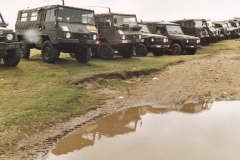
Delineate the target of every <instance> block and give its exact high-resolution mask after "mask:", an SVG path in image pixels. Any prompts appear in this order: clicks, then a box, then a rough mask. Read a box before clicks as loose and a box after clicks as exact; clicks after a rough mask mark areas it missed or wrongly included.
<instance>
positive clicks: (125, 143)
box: [46, 101, 240, 160]
mask: <svg viewBox="0 0 240 160" xmlns="http://www.w3.org/2000/svg"><path fill="white" fill-rule="evenodd" d="M214 104H215V105H214ZM239 104H240V103H239V101H237V102H231V103H230V102H227V103H225V102H221V103H219V102H214V103H212V102H207V101H199V102H196V103H194V102H193V103H188V104H186V105H184V106H182V107H180V108H179V109H174V110H173V109H167V108H153V107H151V106H142V107H134V108H129V109H126V110H123V111H120V112H117V113H114V114H112V115H110V116H107V117H104V118H101V119H99V120H98V121H96V122H94V123H92V124H90V125H88V126H86V127H84V128H81V129H78V130H76V131H74V132H73V133H71V134H70V135H69V136H67V137H65V138H63V139H61V140H60V141H59V142H58V143H57V144H56V146H55V147H54V149H53V150H52V151H51V153H49V154H48V157H47V158H46V159H47V160H53V159H54V160H63V159H71V160H75V159H76V160H77V159H84V160H88V159H89V160H95V159H97V160H101V159H102V160H112V159H114V160H122V159H131V160H135V159H136V160H143V159H144V160H145V159H159V158H161V159H171V160H172V159H185V160H188V159H189V160H190V159H191V160H192V159H222V160H225V159H229V157H238V158H239V157H240V153H238V151H239V149H240V148H239V146H240V138H238V137H239V136H238V134H239V133H240V127H239V129H238V127H237V126H239V125H240V121H239V120H240V107H237V106H239ZM159 114H161V115H159ZM233 159H234V158H233Z"/></svg>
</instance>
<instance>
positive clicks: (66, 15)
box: [58, 7, 95, 25]
mask: <svg viewBox="0 0 240 160" xmlns="http://www.w3.org/2000/svg"><path fill="white" fill-rule="evenodd" d="M59 18H62V21H64V22H78V23H86V24H92V25H95V20H94V13H93V11H85V10H80V9H73V8H64V7H59V11H58V19H59Z"/></svg>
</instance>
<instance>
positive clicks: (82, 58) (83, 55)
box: [74, 48, 92, 63]
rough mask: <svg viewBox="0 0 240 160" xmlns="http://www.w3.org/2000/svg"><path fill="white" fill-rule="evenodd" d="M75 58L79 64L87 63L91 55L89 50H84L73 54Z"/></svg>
mask: <svg viewBox="0 0 240 160" xmlns="http://www.w3.org/2000/svg"><path fill="white" fill-rule="evenodd" d="M74 54H75V58H76V60H77V62H79V63H87V62H88V61H89V60H90V58H91V55H92V51H91V48H84V49H82V50H81V51H77V52H74Z"/></svg>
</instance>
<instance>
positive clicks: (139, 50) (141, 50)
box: [135, 44, 148, 57]
mask: <svg viewBox="0 0 240 160" xmlns="http://www.w3.org/2000/svg"><path fill="white" fill-rule="evenodd" d="M135 52H136V56H137V57H146V56H147V54H148V49H147V47H146V46H145V45H144V44H138V45H137V46H136V48H135Z"/></svg>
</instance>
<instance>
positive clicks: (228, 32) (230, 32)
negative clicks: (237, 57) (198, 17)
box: [213, 21, 237, 39]
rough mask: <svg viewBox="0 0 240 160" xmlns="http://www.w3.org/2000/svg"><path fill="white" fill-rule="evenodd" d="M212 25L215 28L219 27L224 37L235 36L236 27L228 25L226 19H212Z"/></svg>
mask: <svg viewBox="0 0 240 160" xmlns="http://www.w3.org/2000/svg"><path fill="white" fill-rule="evenodd" d="M213 25H214V27H215V28H219V29H220V30H221V33H222V34H224V36H225V39H233V38H236V37H237V32H236V29H234V28H232V27H229V26H228V22H226V21H214V22H213Z"/></svg>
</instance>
